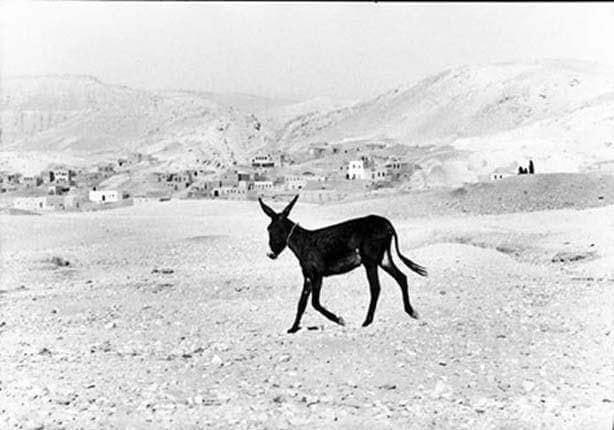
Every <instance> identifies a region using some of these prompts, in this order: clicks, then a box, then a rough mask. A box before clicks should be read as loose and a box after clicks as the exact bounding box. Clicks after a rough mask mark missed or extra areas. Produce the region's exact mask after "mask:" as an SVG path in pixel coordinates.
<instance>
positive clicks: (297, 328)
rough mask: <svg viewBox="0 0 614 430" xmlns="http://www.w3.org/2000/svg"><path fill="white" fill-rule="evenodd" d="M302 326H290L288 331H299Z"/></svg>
mask: <svg viewBox="0 0 614 430" xmlns="http://www.w3.org/2000/svg"><path fill="white" fill-rule="evenodd" d="M300 329H301V328H300V327H290V328H289V329H288V333H296V332H297V331H299V330H300Z"/></svg>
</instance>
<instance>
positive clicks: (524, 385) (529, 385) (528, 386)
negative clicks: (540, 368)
mask: <svg viewBox="0 0 614 430" xmlns="http://www.w3.org/2000/svg"><path fill="white" fill-rule="evenodd" d="M522 388H523V389H524V390H525V391H526V392H529V391H531V390H533V388H535V383H533V382H531V381H524V382H523V383H522Z"/></svg>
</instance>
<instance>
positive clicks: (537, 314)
mask: <svg viewBox="0 0 614 430" xmlns="http://www.w3.org/2000/svg"><path fill="white" fill-rule="evenodd" d="M390 205H391V206H394V199H391V200H390ZM275 206H276V207H279V205H275ZM381 209H382V210H381V213H387V212H388V211H387V208H386V207H382V208H381ZM370 212H372V211H371V210H370ZM364 214H365V213H364V211H361V208H360V205H356V204H355V203H354V204H352V205H339V206H328V207H320V206H313V205H307V204H300V203H299V204H298V205H297V207H296V208H295V210H294V212H293V216H292V218H293V219H294V220H296V221H299V222H300V223H301V225H302V226H303V227H306V228H316V227H320V226H324V225H326V224H329V223H332V222H335V221H341V220H343V219H345V218H347V217H350V216H356V215H364ZM613 220H614V206H607V207H603V208H595V209H586V210H572V209H566V210H557V211H546V212H534V213H517V214H503V215H487V216H476V215H457V216H452V215H449V216H440V217H436V218H426V217H424V218H406V217H405V218H404V217H402V216H400V215H399V214H397V215H395V216H393V217H392V221H393V223H394V224H395V226H396V228H397V231H398V232H399V233H400V239H401V249H402V250H403V252H404V253H405V254H406V255H408V256H410V258H412V259H413V260H415V261H416V262H418V263H420V264H422V265H425V266H426V267H427V268H428V269H429V272H430V277H429V278H426V279H425V278H421V277H419V276H416V275H414V274H413V273H411V272H410V271H409V270H408V269H407V270H405V271H406V273H408V276H409V280H410V296H411V299H412V303H413V305H414V307H415V308H416V309H417V310H418V312H419V313H420V315H421V319H420V320H417V321H416V320H412V319H410V318H409V317H408V316H407V315H406V314H404V313H403V310H402V305H401V300H400V299H401V294H400V290H399V288H398V287H397V286H396V284H395V283H394V281H393V280H392V279H391V278H389V277H387V275H385V274H384V273H381V275H380V278H381V281H382V294H381V297H380V301H379V305H378V309H377V312H376V315H375V322H374V324H372V325H371V326H370V327H368V328H361V327H360V323H361V322H362V320H363V318H364V316H365V314H366V310H367V305H368V301H369V294H368V286H367V281H366V277H365V274H364V271H363V270H362V269H360V268H359V269H357V270H355V271H354V272H352V273H350V274H348V275H343V276H337V277H332V278H327V279H326V280H325V282H324V288H323V293H322V302H323V303H324V304H325V305H326V306H327V307H328V308H329V309H331V310H332V311H334V312H335V313H338V314H340V315H342V316H343V317H344V318H345V320H346V322H347V323H348V324H347V326H346V327H340V326H336V325H334V324H332V323H331V322H329V321H328V320H326V319H324V317H322V316H321V315H320V314H318V313H316V312H315V311H314V310H313V309H312V308H311V307H308V309H307V312H306V314H305V316H304V318H303V327H304V329H303V330H301V331H300V332H298V333H297V334H296V335H288V334H286V329H287V328H289V327H290V325H291V323H292V320H293V317H294V313H295V309H296V303H297V300H298V296H299V292H300V286H301V280H302V279H301V274H300V271H299V268H298V265H297V262H296V260H295V258H294V256H293V255H292V254H291V253H290V252H289V251H286V252H284V253H283V254H282V255H281V256H280V258H279V259H278V260H277V261H271V260H269V259H268V258H266V257H265V252H266V251H267V236H266V229H265V227H266V223H267V219H266V217H265V216H264V214H262V213H261V212H260V209H259V208H258V206H257V205H256V204H255V203H253V202H251V203H250V202H207V201H171V202H164V203H150V204H144V205H139V206H135V207H130V208H123V209H116V210H112V211H107V212H97V213H80V214H57V215H45V216H41V217H38V216H9V215H2V216H0V228H1V230H0V232H1V238H2V248H1V263H2V272H1V278H0V290H1V291H0V345H1V348H0V428H2V429H5V428H7V429H8V428H38V429H42V428H45V429H47V428H70V429H72V428H88V429H89V428H105V429H106V428H122V429H123V428H135V429H140V428H181V429H192V428H194V429H196V428H204V427H213V428H271V429H273V428H306V429H313V428H347V429H372V428H377V429H386V428H398V429H426V428H437V429H452V428H454V429H463V428H465V429H494V428H496V429H535V428H543V429H552V428H557V429H563V428H564V429H604V430H605V429H611V428H612V417H613V409H614V408H613V403H612V402H614V394H613V387H614V376H613V375H614V372H613V367H612V351H613V350H614V349H613V348H612V347H613V345H612V338H613V336H614V335H613V334H612V322H613V314H612V309H614V299H613V294H612V288H613V287H614V274H613V273H612V268H614V258H613V256H614V249H612V247H613V246H614V237H613V236H612V235H613V232H614V225H613ZM54 256H57V257H61V258H64V259H66V260H68V261H69V262H70V265H69V266H67V267H57V266H56V265H54V264H52V263H51V262H50V260H51V258H53V257H54ZM308 327H310V328H311V329H308Z"/></svg>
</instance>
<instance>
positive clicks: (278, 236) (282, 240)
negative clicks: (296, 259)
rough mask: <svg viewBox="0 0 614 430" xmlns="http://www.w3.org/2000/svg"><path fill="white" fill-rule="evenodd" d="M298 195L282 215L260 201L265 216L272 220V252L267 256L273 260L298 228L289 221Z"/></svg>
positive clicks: (269, 228) (270, 244)
mask: <svg viewBox="0 0 614 430" xmlns="http://www.w3.org/2000/svg"><path fill="white" fill-rule="evenodd" d="M297 199H298V195H296V197H294V198H293V199H292V201H291V202H290V203H289V204H288V206H286V207H285V208H284V210H283V211H281V212H280V213H276V212H275V211H274V210H273V209H271V208H270V207H269V206H267V205H265V204H264V202H263V201H262V199H260V198H259V199H258V201H259V202H260V206H261V207H262V210H263V211H264V213H265V214H267V215H268V216H269V218H271V223H270V224H269V226H268V227H267V230H268V231H269V247H270V248H271V252H268V253H267V256H268V257H269V258H271V259H273V260H274V259H276V258H277V256H278V255H279V254H281V252H282V251H283V250H284V248H285V247H286V246H287V245H288V239H289V237H290V235H291V234H292V229H293V228H294V227H295V226H296V224H295V223H293V222H292V221H290V220H288V215H290V211H291V210H292V207H293V206H294V204H295V203H296V200H297Z"/></svg>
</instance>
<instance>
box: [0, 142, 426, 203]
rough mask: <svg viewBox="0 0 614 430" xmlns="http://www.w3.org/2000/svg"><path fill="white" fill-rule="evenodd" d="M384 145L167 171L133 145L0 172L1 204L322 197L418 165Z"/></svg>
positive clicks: (389, 178)
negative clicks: (86, 162) (115, 153)
mask: <svg viewBox="0 0 614 430" xmlns="http://www.w3.org/2000/svg"><path fill="white" fill-rule="evenodd" d="M383 147H384V146H383V145H382V146H379V147H378V146H374V145H370V146H369V147H365V148H364V149H363V155H361V154H360V150H361V149H360V148H359V147H358V146H354V147H353V148H351V149H347V148H346V149H340V148H331V147H328V146H327V145H312V147H310V148H309V150H308V151H306V153H305V154H302V155H301V154H299V155H297V156H295V159H292V158H291V157H290V156H289V155H288V154H286V153H283V152H279V151H277V152H273V153H262V154H256V155H254V156H252V157H251V158H250V159H249V160H247V162H245V163H243V164H238V163H233V165H232V166H230V167H226V168H224V167H223V166H214V167H217V168H212V167H211V166H209V165H203V166H199V167H198V168H189V169H182V170H175V171H168V170H171V169H168V168H167V169H164V168H160V167H159V163H157V160H156V159H155V158H154V157H151V156H146V155H143V154H138V153H137V154H130V155H129V156H126V157H121V158H118V159H116V160H113V161H107V162H103V163H97V164H95V165H93V166H90V167H88V168H77V167H73V166H65V165H56V166H50V167H49V168H48V169H46V170H44V171H41V172H29V173H16V172H0V205H1V206H3V207H5V208H6V207H10V208H13V209H18V210H24V211H34V212H41V211H87V210H99V209H110V208H116V207H121V206H128V205H133V204H138V203H141V202H144V201H152V200H160V201H166V200H170V199H171V198H183V199H232V200H254V199H257V198H258V197H260V196H264V197H267V198H273V199H275V198H284V197H285V196H287V195H290V194H296V193H301V195H302V198H303V200H304V201H310V202H316V203H317V202H320V203H323V202H327V201H335V200H341V199H343V198H345V197H347V196H348V195H352V194H356V193H364V192H368V191H370V190H376V189H384V188H389V189H392V188H393V187H394V186H395V184H396V185H398V184H400V183H402V182H404V181H407V180H409V178H410V177H411V175H412V173H413V172H414V171H415V170H416V169H419V166H417V165H416V164H414V163H411V162H408V161H405V160H403V159H402V158H401V157H394V156H390V155H388V156H384V155H381V154H376V153H375V152H374V150H377V149H382V148H383ZM369 151H370V152H369ZM203 164H204V163H203ZM137 176H138V180H134V178H135V177H137ZM131 178H132V179H133V180H130V179H131ZM122 179H124V180H122Z"/></svg>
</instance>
